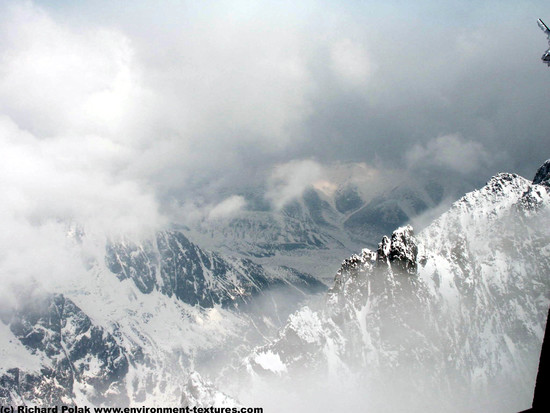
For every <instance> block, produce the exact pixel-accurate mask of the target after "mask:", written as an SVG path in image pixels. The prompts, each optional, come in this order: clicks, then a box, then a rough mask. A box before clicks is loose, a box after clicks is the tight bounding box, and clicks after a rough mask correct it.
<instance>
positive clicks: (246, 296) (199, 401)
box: [0, 231, 326, 406]
mask: <svg viewBox="0 0 550 413" xmlns="http://www.w3.org/2000/svg"><path fill="white" fill-rule="evenodd" d="M77 235H78V236H77V237H75V238H74V239H75V241H76V242H77V243H79V244H80V243H81V242H84V240H85V237H86V235H85V234H84V233H83V232H78V231H77ZM87 264H88V266H89V269H88V273H86V276H85V277H83V278H82V279H80V280H75V281H74V283H69V284H63V285H57V286H56V287H55V289H57V290H59V291H64V292H65V293H64V294H56V293H54V294H50V293H46V292H41V293H35V295H36V297H35V296H32V297H31V298H23V297H20V299H19V307H18V308H17V309H15V310H13V311H6V310H5V309H3V308H2V312H1V313H0V318H1V321H0V336H5V337H4V338H3V339H2V340H3V341H0V344H2V345H4V344H5V345H6V347H7V349H5V350H2V353H1V356H2V359H3V360H2V364H1V365H0V401H1V402H2V404H7V405H9V404H13V405H20V404H29V403H30V404H37V405H40V406H48V405H59V404H87V405H114V406H126V405H129V404H136V403H138V404H139V403H151V404H160V405H164V404H170V405H173V404H177V403H179V402H180V401H188V402H189V403H191V402H192V405H193V406H211V405H214V404H212V403H213V401H216V402H223V403H224V405H230V406H231V405H235V403H236V402H235V401H234V400H233V399H231V398H230V397H228V396H226V395H224V394H223V393H221V392H219V391H218V390H217V389H216V388H215V387H214V386H212V385H210V384H209V383H208V382H207V381H205V380H204V379H202V378H201V377H200V376H199V375H198V373H196V372H195V371H194V369H195V366H196V365H197V364H199V363H200V361H201V360H202V359H205V360H208V361H209V362H212V363H214V361H210V360H214V358H215V357H223V355H224V354H225V353H224V352H227V351H228V350H227V349H226V348H225V347H226V346H231V348H234V347H236V346H238V345H243V346H246V345H249V343H248V341H252V342H253V343H256V342H257V340H259V339H260V338H263V335H262V334H264V333H265V331H266V330H269V329H276V326H277V323H280V324H282V321H280V320H284V319H286V317H287V316H288V314H289V313H290V312H292V311H294V310H295V308H296V306H297V305H298V304H297V303H298V302H300V300H301V299H303V298H304V297H305V296H307V295H308V294H312V293H315V292H319V291H326V288H325V286H324V284H322V283H321V282H319V281H317V280H316V279H314V278H313V277H311V276H308V275H307V274H303V273H300V272H298V271H296V270H293V269H291V268H275V269H273V268H271V269H266V268H264V267H262V266H260V265H258V264H255V263H253V262H252V261H250V260H247V259H238V258H230V257H223V256H221V255H219V254H216V253H213V252H209V251H204V250H202V249H200V248H198V247H197V246H196V245H194V244H193V243H191V242H190V241H189V240H188V239H187V238H186V237H185V236H184V235H183V234H181V233H179V232H176V231H167V232H161V233H158V234H157V235H156V237H155V238H153V239H152V240H151V239H149V240H145V241H143V242H139V243H138V242H130V241H126V242H118V243H109V244H107V246H106V255H105V259H104V262H102V260H101V259H98V260H97V261H95V262H93V261H92V262H88V263H87ZM69 296H70V297H71V298H68V297H69ZM279 296H284V297H285V298H286V300H285V301H284V302H277V297H279ZM37 297H38V298H37ZM76 303H79V305H77V304H76ZM260 310H261V311H260ZM2 333H5V334H2ZM230 340H232V341H231V343H236V344H234V345H231V344H230V343H229V341H230ZM254 340H256V341H254ZM233 351H234V352H235V353H236V354H237V355H238V351H236V350H234V349H233ZM218 353H221V354H222V355H221V356H219V355H218ZM225 357H227V356H225ZM4 358H5V359H4ZM216 405H217V406H220V405H219V404H216Z"/></svg>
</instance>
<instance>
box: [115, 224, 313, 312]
mask: <svg viewBox="0 0 550 413" xmlns="http://www.w3.org/2000/svg"><path fill="white" fill-rule="evenodd" d="M105 259H106V264H107V266H108V268H109V269H110V270H111V272H113V273H114V274H116V275H117V277H118V278H119V279H120V280H124V279H131V280H133V281H134V282H135V284H136V286H137V287H138V288H139V290H140V291H141V292H142V293H144V294H148V293H150V292H151V291H153V290H159V291H160V292H162V294H165V295H167V296H169V297H172V296H175V297H176V298H177V299H179V300H181V301H183V302H185V303H187V304H190V305H199V306H200V307H202V308H212V307H213V306H214V305H216V304H219V305H222V306H224V307H231V308H238V307H239V306H241V307H242V306H244V305H247V304H250V302H251V300H252V299H253V297H254V296H256V295H258V294H265V293H267V292H268V291H269V290H270V289H273V288H277V287H279V288H280V287H287V286H289V285H291V286H292V287H293V288H292V290H293V291H296V290H298V291H299V290H300V289H301V290H303V291H304V292H307V293H311V292H320V291H322V290H323V289H324V285H323V284H322V283H320V282H319V281H318V280H317V279H315V278H313V277H312V276H310V275H307V274H304V273H300V272H298V271H295V270H293V269H292V268H288V267H286V268H277V269H276V271H269V270H268V269H266V268H264V267H263V266H261V265H258V264H256V263H254V262H253V261H251V260H249V259H238V258H233V259H229V258H228V257H222V256H221V255H219V254H217V253H214V252H211V251H204V250H202V249H201V248H199V247H198V246H197V245H195V244H193V243H192V242H190V241H189V239H188V238H187V237H186V236H185V235H183V234H182V233H181V232H178V231H163V232H160V233H158V234H157V235H156V237H155V238H154V239H153V240H148V241H144V242H141V243H139V244H137V243H135V242H117V243H109V244H107V253H106V258H105ZM281 274H283V275H282V276H281Z"/></svg>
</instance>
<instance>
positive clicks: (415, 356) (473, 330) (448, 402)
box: [243, 161, 550, 412]
mask: <svg viewBox="0 0 550 413" xmlns="http://www.w3.org/2000/svg"><path fill="white" fill-rule="evenodd" d="M549 166H550V161H547V162H546V163H545V164H544V165H543V166H542V167H541V168H540V169H539V171H538V172H537V174H536V178H535V180H534V182H533V183H532V182H529V181H528V180H526V179H524V178H521V177H519V176H517V175H514V174H499V175H497V176H495V177H493V178H492V179H491V180H490V181H489V182H488V183H487V185H486V186H485V187H483V188H482V189H480V190H478V191H474V192H471V193H468V194H467V195H465V196H464V197H463V198H462V199H460V200H459V201H457V202H456V203H454V204H453V205H452V207H451V209H450V210H449V211H448V212H446V213H444V214H443V215H442V216H441V217H440V218H438V219H437V220H436V221H434V222H433V223H432V224H431V225H430V226H428V227H427V228H426V229H424V230H423V231H422V232H421V233H420V234H419V235H418V236H415V235H414V234H413V230H412V228H411V227H410V226H407V227H402V228H399V229H398V230H396V231H394V232H393V234H392V236H391V237H390V238H388V237H384V238H383V239H382V241H381V242H380V244H379V246H378V249H377V250H376V251H371V250H369V249H364V250H363V251H362V253H361V254H360V255H354V256H352V257H350V258H349V259H347V260H345V261H344V262H343V264H342V267H341V269H340V270H339V271H338V273H337V275H336V278H335V282H334V286H333V287H332V288H331V290H330V291H329V293H328V295H327V299H326V303H325V304H324V305H321V306H320V308H317V309H312V308H310V307H304V308H302V309H301V310H299V311H298V312H296V313H295V314H293V315H292V316H291V317H290V318H289V322H288V323H287V325H286V326H285V327H284V329H283V330H282V331H281V333H280V335H279V338H278V339H277V340H275V341H274V342H272V343H271V344H268V345H266V346H263V347H259V348H257V349H256V350H255V352H254V353H253V354H252V355H251V356H250V357H249V358H248V359H247V361H246V362H245V364H244V366H243V368H244V370H243V371H245V372H247V373H246V374H244V377H245V380H249V381H250V382H251V383H252V384H249V385H250V386H252V388H256V389H257V390H258V391H257V393H255V394H254V395H253V396H252V397H263V395H265V393H264V392H263V391H262V389H263V386H265V385H268V386H269V388H273V389H276V388H284V389H285V391H286V392H290V393H293V391H297V392H298V393H301V394H302V397H301V398H300V400H303V398H304V397H303V395H304V394H306V393H305V390H304V388H305V387H306V386H300V385H299V384H297V383H299V381H300V380H304V381H305V382H309V383H310V384H309V385H308V386H307V388H312V387H316V388H317V393H315V392H314V393H311V394H310V395H309V396H310V397H311V399H310V400H309V407H310V408H311V407H315V406H319V405H321V406H325V407H327V408H330V402H331V401H333V400H338V399H339V397H338V393H339V392H340V393H342V392H343V393H348V392H351V393H352V395H351V396H350V397H349V400H351V399H353V398H355V401H354V402H352V404H351V406H352V407H353V408H357V407H358V406H362V408H363V409H367V408H369V407H370V408H372V409H373V411H380V409H382V408H385V409H387V411H421V410H422V411H424V410H431V411H495V412H504V411H509V412H516V411H520V410H523V409H526V408H528V407H529V406H530V404H531V401H532V397H533V389H534V382H535V377H536V372H537V365H538V357H539V353H540V348H541V343H542V338H543V334H544V327H545V323H546V315H547V312H548V306H549V303H550V229H549V226H548V223H549V222H550V193H549V192H550V187H549V186H548V179H549V176H548V172H549V171H548V170H549V169H550V168H549ZM267 361H270V363H268V362H267ZM266 383H268V384H266ZM285 383H293V385H292V386H286V385H285ZM312 383H316V384H315V385H313V384H312ZM328 383H330V384H328ZM297 389H298V390H297ZM350 389H353V390H350ZM288 399H289V400H293V402H296V400H297V398H293V397H292V396H289V397H288ZM349 400H348V401H349ZM264 401H265V403H267V404H269V403H270V400H269V398H266V399H264ZM306 406H307V404H306ZM337 406H338V405H337V404H335V405H334V406H332V407H334V408H336V407H337Z"/></svg>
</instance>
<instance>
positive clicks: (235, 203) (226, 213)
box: [208, 195, 246, 219]
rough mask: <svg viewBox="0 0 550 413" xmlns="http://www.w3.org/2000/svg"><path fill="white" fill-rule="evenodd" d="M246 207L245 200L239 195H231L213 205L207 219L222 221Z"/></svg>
mask: <svg viewBox="0 0 550 413" xmlns="http://www.w3.org/2000/svg"><path fill="white" fill-rule="evenodd" d="M245 206H246V200H245V199H244V198H243V197H242V196H239V195H232V196H230V197H229V198H226V199H224V200H223V201H222V202H220V203H219V204H217V205H215V206H214V207H213V208H212V209H211V210H210V212H209V214H208V218H209V219H223V218H227V217H230V216H232V215H234V214H236V213H237V212H239V211H240V210H242V209H243V208H244V207H245Z"/></svg>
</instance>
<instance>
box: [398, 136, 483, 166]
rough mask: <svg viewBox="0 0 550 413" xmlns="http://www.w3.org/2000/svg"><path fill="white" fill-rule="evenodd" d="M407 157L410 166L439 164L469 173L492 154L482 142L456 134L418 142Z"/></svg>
mask: <svg viewBox="0 0 550 413" xmlns="http://www.w3.org/2000/svg"><path fill="white" fill-rule="evenodd" d="M406 158H407V162H408V164H409V166H410V167H415V168H426V167H429V166H437V167H443V168H450V169H451V170H454V171H457V172H461V173H464V174H469V173H472V172H475V171H476V170H478V169H479V168H480V167H482V166H485V165H486V164H487V163H488V162H489V159H490V156H489V153H488V152H487V151H486V150H485V148H484V147H483V145H482V144H481V143H479V142H475V141H471V140H466V139H464V138H463V137H462V136H460V135H458V134H454V135H445V136H439V137H437V138H435V139H432V140H431V141H428V142H427V143H426V144H425V145H421V144H416V145H415V146H413V147H412V148H411V150H410V151H409V152H408V153H407V155H406Z"/></svg>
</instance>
